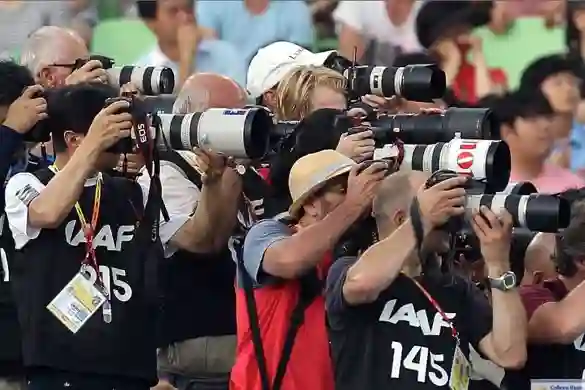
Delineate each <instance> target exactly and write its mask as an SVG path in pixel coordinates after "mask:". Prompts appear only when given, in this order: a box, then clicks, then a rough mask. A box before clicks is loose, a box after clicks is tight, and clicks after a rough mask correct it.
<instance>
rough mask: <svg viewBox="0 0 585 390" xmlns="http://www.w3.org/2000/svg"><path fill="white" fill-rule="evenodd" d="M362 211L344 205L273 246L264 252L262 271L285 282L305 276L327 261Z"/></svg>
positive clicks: (357, 207)
mask: <svg viewBox="0 0 585 390" xmlns="http://www.w3.org/2000/svg"><path fill="white" fill-rule="evenodd" d="M362 211H363V209H362V208H361V207H359V206H355V205H352V204H348V202H344V203H342V204H341V205H340V206H338V207H336V208H335V210H333V211H332V212H331V213H329V214H328V215H327V216H326V217H325V218H323V220H321V221H319V222H317V223H315V224H312V225H310V226H308V227H306V228H302V229H301V230H299V231H298V232H297V233H296V234H294V235H292V236H290V237H286V238H283V239H281V240H279V241H277V242H275V243H273V244H272V245H270V246H269V247H268V249H266V251H265V252H264V255H263V258H262V269H263V270H264V272H266V273H267V274H269V275H272V276H276V277H280V278H284V279H294V278H296V277H298V276H299V275H302V274H303V273H304V272H305V271H307V270H308V269H310V268H312V267H314V266H316V265H317V264H319V263H320V262H321V261H322V260H323V256H324V255H325V253H327V252H328V251H330V250H331V249H332V248H333V246H334V245H335V244H336V243H337V241H338V240H339V238H340V237H341V235H342V234H343V233H344V232H345V231H346V230H347V229H348V228H349V226H351V224H352V223H354V222H355V221H356V220H357V219H358V218H359V216H360V215H361V213H362ZM245 251H246V249H245V246H244V252H245Z"/></svg>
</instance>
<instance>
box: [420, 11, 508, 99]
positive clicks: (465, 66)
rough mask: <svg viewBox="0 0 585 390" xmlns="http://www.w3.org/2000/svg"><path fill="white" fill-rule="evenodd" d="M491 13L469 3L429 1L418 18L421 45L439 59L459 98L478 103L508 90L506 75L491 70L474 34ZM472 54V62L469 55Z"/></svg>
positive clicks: (448, 82)
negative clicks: (473, 31)
mask: <svg viewBox="0 0 585 390" xmlns="http://www.w3.org/2000/svg"><path fill="white" fill-rule="evenodd" d="M488 21H489V12H486V9H485V7H484V6H478V5H476V4H474V3H472V2H467V1H448V2H444V1H437V0H431V1H427V2H426V3H425V4H424V5H423V6H422V8H421V10H420V12H419V14H418V17H417V19H416V31H417V35H418V39H419V40H420V42H421V44H422V45H423V46H424V47H425V48H427V49H428V50H429V51H430V53H431V54H432V55H433V56H435V57H436V58H437V59H438V60H439V64H440V67H441V69H443V71H444V72H445V74H446V76H447V86H449V87H450V88H451V89H452V90H453V92H454V94H455V97H456V98H457V99H459V100H461V101H463V102H467V103H471V104H474V103H476V102H477V101H478V100H480V99H481V98H483V97H485V96H487V95H490V94H494V93H502V92H503V91H505V90H506V89H507V86H506V75H505V74H504V72H502V71H501V70H500V69H489V68H488V66H487V63H486V59H485V57H484V55H483V50H482V47H481V40H479V39H478V38H477V37H473V36H472V35H471V31H472V30H473V28H475V27H478V26H480V25H483V24H486V23H487V22H488ZM469 53H471V56H472V62H471V63H470V62H468V60H467V55H468V54H469Z"/></svg>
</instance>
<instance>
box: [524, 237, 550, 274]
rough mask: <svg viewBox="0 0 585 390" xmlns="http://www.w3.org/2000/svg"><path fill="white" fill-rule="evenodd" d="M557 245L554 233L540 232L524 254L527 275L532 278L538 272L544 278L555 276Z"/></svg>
mask: <svg viewBox="0 0 585 390" xmlns="http://www.w3.org/2000/svg"><path fill="white" fill-rule="evenodd" d="M555 247H556V237H555V235H554V234H553V233H538V234H537V235H536V236H535V237H534V238H533V239H532V241H531V242H530V244H529V245H528V248H527V249H526V254H525V255H524V269H525V277H528V278H532V277H533V276H534V275H535V274H536V273H539V274H541V275H542V278H543V279H550V278H553V277H555V276H556V266H555V263H554V262H553V260H552V258H553V256H554V253H555ZM531 280H532V279H531Z"/></svg>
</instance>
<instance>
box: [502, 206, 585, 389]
mask: <svg viewBox="0 0 585 390" xmlns="http://www.w3.org/2000/svg"><path fill="white" fill-rule="evenodd" d="M575 206H577V204H576V205H575ZM575 206H574V207H573V210H572V217H571V223H570V225H569V227H567V228H566V229H564V230H563V232H562V233H560V234H559V235H558V236H557V240H556V248H555V254H554V256H553V261H554V263H555V265H556V267H557V271H558V276H557V277H556V278H553V279H549V280H545V281H544V283H542V284H540V285H531V286H524V287H522V289H521V290H520V293H521V295H522V300H523V302H524V307H525V308H526V313H527V316H528V360H527V362H526V367H525V368H524V369H523V370H522V371H521V372H520V373H516V372H515V373H508V374H507V380H508V381H509V383H510V384H511V387H510V388H511V389H512V388H513V389H520V390H523V389H529V388H530V380H531V379H555V380H562V379H575V380H581V379H583V378H584V372H585V353H584V348H583V334H584V333H585V315H584V312H583V310H580V308H581V306H582V302H583V299H585V267H584V264H583V258H584V255H585V251H584V249H583V248H584V244H585V241H584V239H583V229H584V228H585V212H584V210H583V209H582V208H581V207H578V206H577V207H575ZM512 385H513V387H512Z"/></svg>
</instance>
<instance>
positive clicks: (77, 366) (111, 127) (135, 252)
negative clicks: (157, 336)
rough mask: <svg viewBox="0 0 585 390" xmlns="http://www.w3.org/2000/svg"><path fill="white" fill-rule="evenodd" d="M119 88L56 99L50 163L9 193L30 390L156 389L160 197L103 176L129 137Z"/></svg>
mask: <svg viewBox="0 0 585 390" xmlns="http://www.w3.org/2000/svg"><path fill="white" fill-rule="evenodd" d="M116 95H117V91H116V90H115V89H112V88H111V87H108V86H105V85H100V84H96V85H88V84H79V85H75V86H69V87H63V88H62V89H59V90H55V91H53V94H52V97H51V99H50V100H49V102H48V103H49V104H48V114H49V118H48V119H47V120H46V121H47V122H46V123H44V125H46V126H47V129H48V130H49V131H50V132H51V134H52V139H53V143H54V147H55V150H56V153H57V157H56V159H55V163H54V164H53V165H52V166H51V167H49V168H47V169H42V170H39V171H37V172H35V173H34V174H31V173H19V174H17V175H15V176H14V177H12V178H11V179H10V181H9V182H8V185H7V187H6V216H7V219H8V224H9V226H10V230H11V231H12V236H13V238H14V242H15V249H16V250H15V253H14V264H15V266H16V267H17V270H16V271H17V272H14V273H13V274H12V279H13V281H12V282H13V292H14V297H15V301H16V305H17V309H18V315H19V319H20V324H21V332H22V339H23V345H22V347H23V358H24V364H25V366H26V369H27V377H28V378H27V379H28V383H29V384H28V386H29V389H30V390H50V389H61V388H63V387H68V388H71V389H96V390H101V389H104V390H105V389H112V388H116V389H123V390H125V389H148V388H149V387H150V386H151V385H152V384H154V383H155V381H154V379H155V378H156V358H155V350H156V346H155V343H154V321H153V318H154V316H155V314H156V312H155V311H154V310H155V306H154V301H153V300H154V294H153V291H151V290H152V289H153V283H154V281H153V280H152V278H153V277H154V276H153V275H152V274H153V272H152V270H153V269H154V267H155V266H156V262H157V261H158V258H159V256H160V255H161V248H160V243H158V242H156V241H153V238H152V229H153V224H154V222H155V220H156V217H157V215H156V214H157V213H158V210H157V209H156V207H155V206H157V205H156V203H157V202H154V201H150V202H149V200H150V199H149V194H150V193H153V192H154V191H149V189H144V190H142V189H141V187H140V186H139V185H138V184H136V183H134V182H131V181H128V180H126V179H117V178H112V177H109V176H108V175H105V174H102V173H101V172H102V171H106V170H108V169H111V168H112V167H114V166H115V165H116V163H117V161H118V154H117V153H113V152H111V151H110V150H111V149H110V148H111V147H112V146H114V145H115V144H116V143H117V142H118V141H120V140H122V139H124V138H128V137H130V129H131V128H132V116H131V115H130V114H129V113H127V112H125V111H126V110H128V109H129V105H128V103H127V102H125V101H119V102H115V103H113V104H111V105H109V106H108V107H106V108H103V107H104V105H105V103H106V100H107V99H108V98H114V97H115V96H116Z"/></svg>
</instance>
